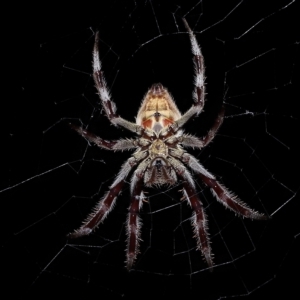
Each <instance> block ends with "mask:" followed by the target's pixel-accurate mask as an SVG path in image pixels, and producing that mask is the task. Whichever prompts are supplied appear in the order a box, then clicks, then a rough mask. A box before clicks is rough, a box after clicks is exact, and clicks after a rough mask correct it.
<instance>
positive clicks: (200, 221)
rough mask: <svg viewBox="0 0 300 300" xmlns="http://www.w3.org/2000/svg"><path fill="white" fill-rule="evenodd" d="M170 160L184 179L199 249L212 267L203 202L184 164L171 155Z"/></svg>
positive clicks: (186, 197)
mask: <svg viewBox="0 0 300 300" xmlns="http://www.w3.org/2000/svg"><path fill="white" fill-rule="evenodd" d="M169 161H170V163H171V165H172V166H173V168H174V169H175V170H176V173H177V174H178V176H179V177H180V178H182V179H183V180H184V181H183V194H184V198H185V199H186V200H187V202H188V203H189V205H190V206H191V208H192V209H193V211H194V213H193V216H192V226H193V228H194V234H195V238H196V240H197V249H198V250H200V251H201V253H202V255H203V257H204V259H205V261H206V262H207V264H208V266H209V267H210V268H211V267H212V266H213V255H212V252H211V247H210V240H209V234H208V231H207V218H206V214H205V212H204V209H203V204H202V202H201V201H200V199H199V198H198V196H197V192H196V188H195V184H194V181H193V179H192V176H191V174H190V173H189V172H188V171H187V170H186V168H185V167H184V165H183V164H182V163H181V162H179V161H178V160H177V159H175V158H171V157H169ZM211 271H212V269H211Z"/></svg>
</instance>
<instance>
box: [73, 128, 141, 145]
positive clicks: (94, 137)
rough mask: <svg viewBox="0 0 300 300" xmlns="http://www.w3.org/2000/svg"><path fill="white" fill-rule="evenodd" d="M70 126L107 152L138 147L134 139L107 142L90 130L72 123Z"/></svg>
mask: <svg viewBox="0 0 300 300" xmlns="http://www.w3.org/2000/svg"><path fill="white" fill-rule="evenodd" d="M69 126H70V127H71V128H72V129H73V130H75V131H76V132H78V133H79V134H80V135H81V136H82V137H84V138H85V139H86V140H88V141H89V142H91V143H94V144H96V145H97V146H98V147H100V148H104V149H106V150H115V151H117V150H121V151H123V150H130V149H135V148H136V147H137V145H136V143H135V141H134V140H132V139H120V140H117V141H107V140H104V139H102V138H100V137H99V136H97V135H95V134H94V133H91V132H89V131H88V130H86V129H84V128H83V127H81V126H76V125H74V124H71V123H70V124H69Z"/></svg>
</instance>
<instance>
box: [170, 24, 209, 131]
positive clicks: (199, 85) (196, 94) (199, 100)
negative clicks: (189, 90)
mask: <svg viewBox="0 0 300 300" xmlns="http://www.w3.org/2000/svg"><path fill="white" fill-rule="evenodd" d="M183 23H184V26H185V27H186V29H187V31H188V34H189V37H190V42H191V46H192V54H193V55H194V67H195V81H194V84H195V88H194V91H193V99H194V104H193V106H192V107H191V108H190V109H189V110H188V111H187V112H186V113H185V114H184V115H183V116H182V117H181V118H179V119H178V120H176V121H175V122H174V123H173V124H172V125H171V126H170V127H169V131H172V132H173V133H174V132H176V131H178V130H179V129H180V128H181V127H182V126H183V125H184V124H185V123H186V122H187V121H188V120H189V119H191V118H193V117H195V116H197V115H199V113H200V112H201V111H202V109H203V107H204V97H205V85H204V79H205V66H204V58H203V55H202V53H201V49H200V47H199V45H198V43H197V40H196V37H195V35H194V33H193V31H192V30H191V28H190V27H189V25H188V23H187V21H186V20H185V19H183Z"/></svg>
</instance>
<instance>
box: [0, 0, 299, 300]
mask: <svg viewBox="0 0 300 300" xmlns="http://www.w3.org/2000/svg"><path fill="white" fill-rule="evenodd" d="M107 2H108V1H107ZM185 2H186V1H173V2H171V1H113V2H111V3H107V4H102V3H100V1H99V3H94V4H93V5H92V4H89V5H88V4H84V5H83V4H82V5H80V6H75V5H74V4H73V5H71V6H68V7H65V8H63V7H60V6H53V5H52V6H47V5H43V6H40V7H30V6H24V7H15V8H14V9H13V10H10V11H9V12H13V13H12V14H11V18H10V19H11V22H10V23H9V24H7V26H6V33H7V35H5V38H4V43H3V48H4V50H6V51H7V53H8V54H7V55H4V56H3V57H2V59H3V65H4V66H7V65H8V69H7V70H6V69H4V73H5V75H7V76H6V81H5V86H4V91H5V90H7V91H8V93H7V96H5V97H2V104H3V105H4V109H2V110H1V111H2V115H3V116H2V118H1V121H2V122H3V124H2V126H1V129H2V130H1V132H2V133H3V137H2V147H1V150H2V151H3V154H2V155H1V157H2V159H3V162H2V164H1V165H2V167H1V174H2V176H1V177H2V179H1V188H0V197H1V203H2V209H1V211H2V214H1V215H2V217H1V219H2V221H3V225H2V229H3V233H2V239H1V241H2V248H1V249H2V252H3V253H2V254H1V258H2V262H1V266H3V267H1V271H2V273H3V275H2V278H5V281H3V282H2V283H3V288H4V290H6V289H8V291H9V293H10V295H11V296H10V297H9V299H11V298H13V299H41V298H46V297H50V296H51V297H61V296H67V297H70V298H71V297H72V298H73V299H89V298H91V297H93V299H96V298H97V299H98V298H99V299H120V298H125V299H129V298H131V299H133V298H138V297H139V298H140V297H143V298H146V299H147V298H153V297H157V298H161V297H164V298H166V297H171V296H173V295H179V296H181V297H182V298H185V299H189V298H192V297H193V298H194V297H197V298H199V299H220V298H231V297H233V296H235V298H238V299H240V298H243V299H245V298H246V299H263V298H267V297H268V298H270V299H271V298H273V297H274V296H275V295H276V296H278V297H282V298H283V297H284V298H286V299H294V298H296V295H298V296H299V289H298V286H297V283H298V282H299V275H298V274H299V273H298V270H299V267H300V265H299V232H300V230H299V228H300V225H299V204H298V203H299V186H300V184H299V174H298V170H299V159H298V155H299V147H297V145H296V143H297V140H298V137H299V134H298V131H297V129H298V128H299V112H298V110H297V104H298V100H299V92H298V90H297V89H298V85H299V36H297V32H298V31H299V30H298V28H299V22H297V19H296V18H297V15H298V14H299V3H298V2H296V1H295V2H293V1H289V0H285V1H263V3H264V4H263V5H262V1H202V2H198V1H190V2H189V3H188V4H187V3H185ZM225 2H226V3H225ZM182 17H186V19H187V21H188V22H189V24H190V26H191V28H192V29H193V30H194V31H195V33H196V36H197V39H198V41H199V44H200V45H201V48H202V51H203V55H204V57H205V63H206V77H207V80H206V83H207V100H208V101H207V102H206V106H205V110H204V112H203V113H202V114H201V116H200V117H199V118H196V119H195V120H193V121H191V122H190V123H189V124H188V125H187V126H186V132H189V133H192V134H196V135H197V136H203V135H205V133H206V132H207V131H208V129H209V128H210V126H211V125H212V124H213V121H214V119H215V117H216V116H217V113H218V110H219V109H220V107H221V105H222V102H223V103H224V105H225V109H226V118H225V121H224V124H223V126H222V128H221V129H220V131H219V134H218V135H217V137H216V138H215V140H214V142H213V143H212V144H211V145H209V146H208V147H207V148H206V149H204V150H202V151H195V150H191V151H190V152H192V153H193V154H194V155H195V156H196V157H197V158H198V159H199V160H200V161H201V162H202V164H203V165H204V166H205V167H206V168H207V169H208V170H210V171H211V172H212V173H214V174H215V175H216V176H217V178H218V179H219V180H220V181H221V182H222V183H224V184H225V185H226V186H227V187H228V188H229V189H230V190H232V191H234V192H235V193H237V194H238V195H239V196H240V197H241V199H242V200H243V201H244V202H247V203H248V204H249V205H250V206H251V207H253V208H255V209H256V210H258V211H261V212H265V213H266V214H268V215H270V216H272V219H271V220H270V221H266V222H256V221H250V220H241V219H239V218H238V217H236V216H234V214H233V213H232V212H229V211H228V210H225V209H224V207H223V206H222V205H220V204H219V203H217V202H216V200H215V198H214V197H213V196H212V195H211V193H210V191H209V190H208V189H207V188H205V187H204V186H203V185H201V183H197V187H198V191H199V197H200V198H201V199H202V201H203V203H204V206H205V208H206V211H207V215H208V218H209V231H210V233H211V239H212V249H213V252H214V254H215V263H216V267H215V269H214V272H213V273H210V272H209V271H208V270H207V269H206V265H205V263H204V262H203V260H202V258H201V255H200V253H199V252H198V251H195V241H194V239H193V237H192V235H193V234H192V229H191V226H190V222H189V219H188V218H189V217H190V215H191V211H190V209H189V207H188V206H187V205H186V203H184V202H181V201H180V200H179V199H180V198H181V193H178V191H179V190H180V189H181V186H180V184H179V185H178V186H175V187H173V188H171V189H168V190H166V189H148V190H147V192H148V194H147V195H148V196H149V199H148V200H149V203H145V204H144V207H143V210H142V214H141V217H142V220H143V227H142V239H143V242H142V243H141V254H140V256H139V258H138V261H137V264H136V266H135V268H134V269H133V270H132V271H131V272H127V270H126V269H125V268H124V260H125V252H124V249H125V245H126V236H125V230H124V222H125V221H126V213H127V207H128V205H129V185H128V184H127V185H126V187H125V189H124V191H123V193H122V194H121V195H120V197H119V198H118V204H117V205H116V207H115V209H114V210H113V212H112V213H111V214H110V215H109V217H108V218H107V220H106V221H105V222H104V224H102V225H101V226H100V227H99V229H98V230H97V231H96V232H95V233H94V234H93V235H91V236H89V237H85V238H81V239H80V240H72V241H68V240H67V238H66V235H67V234H68V233H69V232H70V231H72V230H74V229H75V228H77V227H78V226H79V225H80V222H81V221H82V220H83V219H84V218H85V216H86V215H87V214H88V213H89V211H90V210H91V209H92V207H93V206H94V204H95V203H96V202H97V201H98V199H99V198H101V197H102V195H103V194H104V192H105V191H106V190H107V189H108V187H109V185H110V184H111V183H112V181H113V179H114V177H115V176H116V174H117V172H118V170H119V168H120V166H121V164H122V163H123V162H124V161H125V160H126V158H127V157H128V156H129V153H128V152H124V153H113V152H109V151H105V150H101V149H98V148H96V147H95V146H89V145H88V144H87V142H86V141H85V140H84V139H83V138H81V137H80V136H78V135H77V134H76V133H74V132H72V130H71V129H70V128H69V127H68V125H67V124H68V123H69V122H72V123H74V124H78V125H80V124H81V123H82V124H84V125H86V126H88V128H89V130H90V131H92V132H94V133H96V134H98V135H99V136H101V137H102V138H105V139H117V138H119V137H123V138H124V137H131V136H132V134H131V133H129V132H126V131H125V130H123V129H117V128H114V127H113V126H111V125H110V124H109V122H108V120H107V119H106V117H105V116H104V114H103V112H102V110H101V107H100V106H99V100H98V97H97V95H96V90H95V88H94V84H93V81H92V77H91V71H92V68H91V50H92V47H93V39H94V35H93V33H94V31H95V30H97V29H98V30H99V31H100V37H101V42H100V51H101V58H102V61H103V69H104V72H105V76H106V79H107V82H108V86H110V87H111V93H112V97H113V99H114V101H115V102H116V103H117V107H118V112H119V113H120V114H121V115H122V116H123V117H124V118H126V119H128V120H131V121H134V117H135V116H136V113H137V110H138V108H139V105H140V101H141V99H142V97H143V95H144V94H145V93H146V91H147V89H148V88H149V87H150V86H151V85H152V84H153V83H155V82H161V83H162V84H163V85H165V86H166V87H168V89H169V91H170V92H171V93H172V95H173V96H174V99H175V101H176V103H177V104H178V107H179V109H180V110H181V111H182V112H184V111H186V110H187V109H188V108H189V107H190V105H191V103H192V102H191V92H192V89H193V65H192V56H191V53H190V44H189V40H188V37H187V34H186V33H185V29H184V27H183V24H182V22H181V18H182ZM7 58H8V59H7ZM128 180H129V179H128ZM2 290H3V289H2Z"/></svg>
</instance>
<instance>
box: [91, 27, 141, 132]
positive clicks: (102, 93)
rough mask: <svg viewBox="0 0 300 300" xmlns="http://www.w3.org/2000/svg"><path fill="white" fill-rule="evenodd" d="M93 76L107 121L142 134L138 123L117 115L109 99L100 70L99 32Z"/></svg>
mask: <svg viewBox="0 0 300 300" xmlns="http://www.w3.org/2000/svg"><path fill="white" fill-rule="evenodd" d="M93 78H94V81H95V85H96V88H97V90H98V93H99V97H100V99H101V103H102V106H103V108H104V110H105V113H106V115H107V118H108V119H109V121H110V122H111V123H112V124H113V125H115V126H118V125H119V126H122V127H124V128H126V129H128V130H130V131H132V132H135V133H137V134H142V132H143V128H142V127H141V126H140V125H137V124H135V123H132V122H129V121H127V120H125V119H123V118H121V117H120V116H118V115H117V107H116V104H115V102H113V101H112V100H111V96H110V93H109V90H108V88H107V84H106V80H105V78H104V75H103V71H102V64H101V60H100V55H99V32H96V35H95V43H94V50H93Z"/></svg>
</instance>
